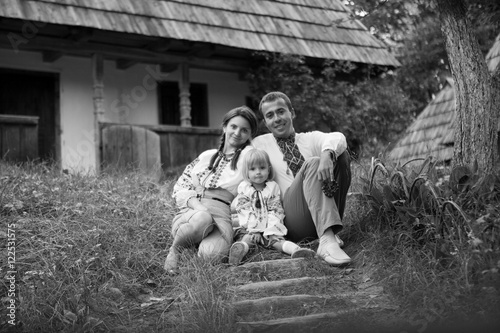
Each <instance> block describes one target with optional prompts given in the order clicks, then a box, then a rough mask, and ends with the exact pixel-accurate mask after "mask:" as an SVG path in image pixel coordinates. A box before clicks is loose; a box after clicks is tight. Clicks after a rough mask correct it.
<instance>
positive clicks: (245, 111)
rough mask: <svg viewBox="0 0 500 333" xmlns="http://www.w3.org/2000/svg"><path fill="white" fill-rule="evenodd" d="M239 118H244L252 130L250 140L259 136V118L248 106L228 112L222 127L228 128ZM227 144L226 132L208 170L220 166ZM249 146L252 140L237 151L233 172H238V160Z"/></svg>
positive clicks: (232, 165) (232, 164) (232, 167)
mask: <svg viewBox="0 0 500 333" xmlns="http://www.w3.org/2000/svg"><path fill="white" fill-rule="evenodd" d="M238 116H240V117H243V118H245V119H246V120H247V121H248V123H249V124H250V129H251V134H250V138H254V137H255V135H256V134H257V129H258V128H257V127H258V121H257V116H256V115H255V113H254V112H253V111H252V110H251V109H250V108H249V107H247V106H240V107H237V108H234V109H232V110H230V111H228V112H227V113H226V114H225V116H224V118H223V119H222V127H224V126H226V125H227V124H228V123H229V121H230V120H231V119H233V118H234V117H238ZM225 142H226V135H225V133H224V132H222V135H221V138H220V144H219V148H218V149H217V152H216V153H215V154H213V155H212V158H211V159H210V164H209V165H208V170H215V169H217V166H218V165H219V163H220V161H221V160H222V159H223V158H224V153H223V150H224V144H225ZM249 144H250V140H247V142H245V143H244V144H243V145H242V146H241V147H239V148H238V149H236V151H235V152H234V157H233V159H232V161H231V170H236V164H237V163H238V158H239V157H240V154H241V151H242V150H243V149H245V147H246V146H248V145H249Z"/></svg>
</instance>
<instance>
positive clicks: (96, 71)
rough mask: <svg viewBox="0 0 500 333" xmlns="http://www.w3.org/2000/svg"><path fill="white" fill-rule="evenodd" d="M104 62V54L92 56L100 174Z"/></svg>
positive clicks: (97, 158) (97, 160)
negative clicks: (100, 125)
mask: <svg viewBox="0 0 500 333" xmlns="http://www.w3.org/2000/svg"><path fill="white" fill-rule="evenodd" d="M103 77H104V60H103V56H102V54H99V53H94V54H93V55H92V79H93V89H94V147H95V170H96V174H97V173H99V171H100V167H101V150H100V146H101V130H100V127H99V124H100V123H101V122H103V120H104V80H103Z"/></svg>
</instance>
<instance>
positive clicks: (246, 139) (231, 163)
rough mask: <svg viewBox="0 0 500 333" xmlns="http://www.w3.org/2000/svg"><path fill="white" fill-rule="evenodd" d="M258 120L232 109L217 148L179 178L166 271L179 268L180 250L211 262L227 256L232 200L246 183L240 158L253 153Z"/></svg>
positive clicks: (247, 111)
mask: <svg viewBox="0 0 500 333" xmlns="http://www.w3.org/2000/svg"><path fill="white" fill-rule="evenodd" d="M257 126H258V122H257V117H256V116H255V114H254V112H253V111H252V110H250V109H249V108H248V107H246V106H240V107H238V108H235V109H232V110H230V111H229V112H228V113H226V115H225V116H224V118H223V119H222V130H223V133H222V136H221V143H220V145H219V148H218V149H211V150H207V151H205V152H203V153H201V154H200V155H199V156H198V158H196V159H195V160H194V161H193V162H191V163H190V164H189V165H188V166H187V167H186V169H184V172H183V173H182V175H181V176H180V177H179V179H178V180H177V183H176V184H175V186H174V191H173V197H174V199H175V202H176V204H177V207H178V209H179V212H178V214H177V215H176V216H175V217H174V219H173V221H172V236H173V238H174V240H173V242H172V246H171V247H170V250H169V253H168V256H167V259H166V260H165V265H164V269H165V270H166V271H167V272H171V271H173V270H174V269H175V268H177V261H178V256H179V252H180V250H181V249H182V248H185V247H189V246H196V245H198V244H199V247H198V254H199V255H200V256H202V257H204V258H207V259H209V260H214V259H221V258H222V257H224V256H227V254H228V252H229V247H230V246H231V243H232V239H233V228H232V225H231V212H230V205H231V201H232V200H233V198H234V197H235V195H236V192H237V189H238V185H239V184H240V182H241V181H242V180H243V176H242V175H241V172H240V171H239V169H240V168H241V159H240V157H242V156H243V155H245V154H246V152H247V151H248V150H250V149H251V147H250V146H249V145H250V140H251V139H252V138H253V137H254V136H255V135H256V133H257Z"/></svg>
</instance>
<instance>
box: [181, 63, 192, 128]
mask: <svg viewBox="0 0 500 333" xmlns="http://www.w3.org/2000/svg"><path fill="white" fill-rule="evenodd" d="M180 67H181V79H180V81H179V91H180V93H179V99H180V103H179V104H180V105H179V107H180V111H181V112H180V113H181V126H183V127H191V100H190V99H189V96H190V94H189V65H188V64H186V63H183V64H181V66H180Z"/></svg>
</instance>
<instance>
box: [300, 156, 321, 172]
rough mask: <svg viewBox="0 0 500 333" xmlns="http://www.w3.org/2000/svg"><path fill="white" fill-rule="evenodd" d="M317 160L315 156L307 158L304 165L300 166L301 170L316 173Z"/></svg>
mask: <svg viewBox="0 0 500 333" xmlns="http://www.w3.org/2000/svg"><path fill="white" fill-rule="evenodd" d="M319 160H320V158H319V157H317V156H313V157H309V158H308V159H306V160H305V161H304V164H302V168H310V169H312V170H314V171H316V170H318V166H319Z"/></svg>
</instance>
